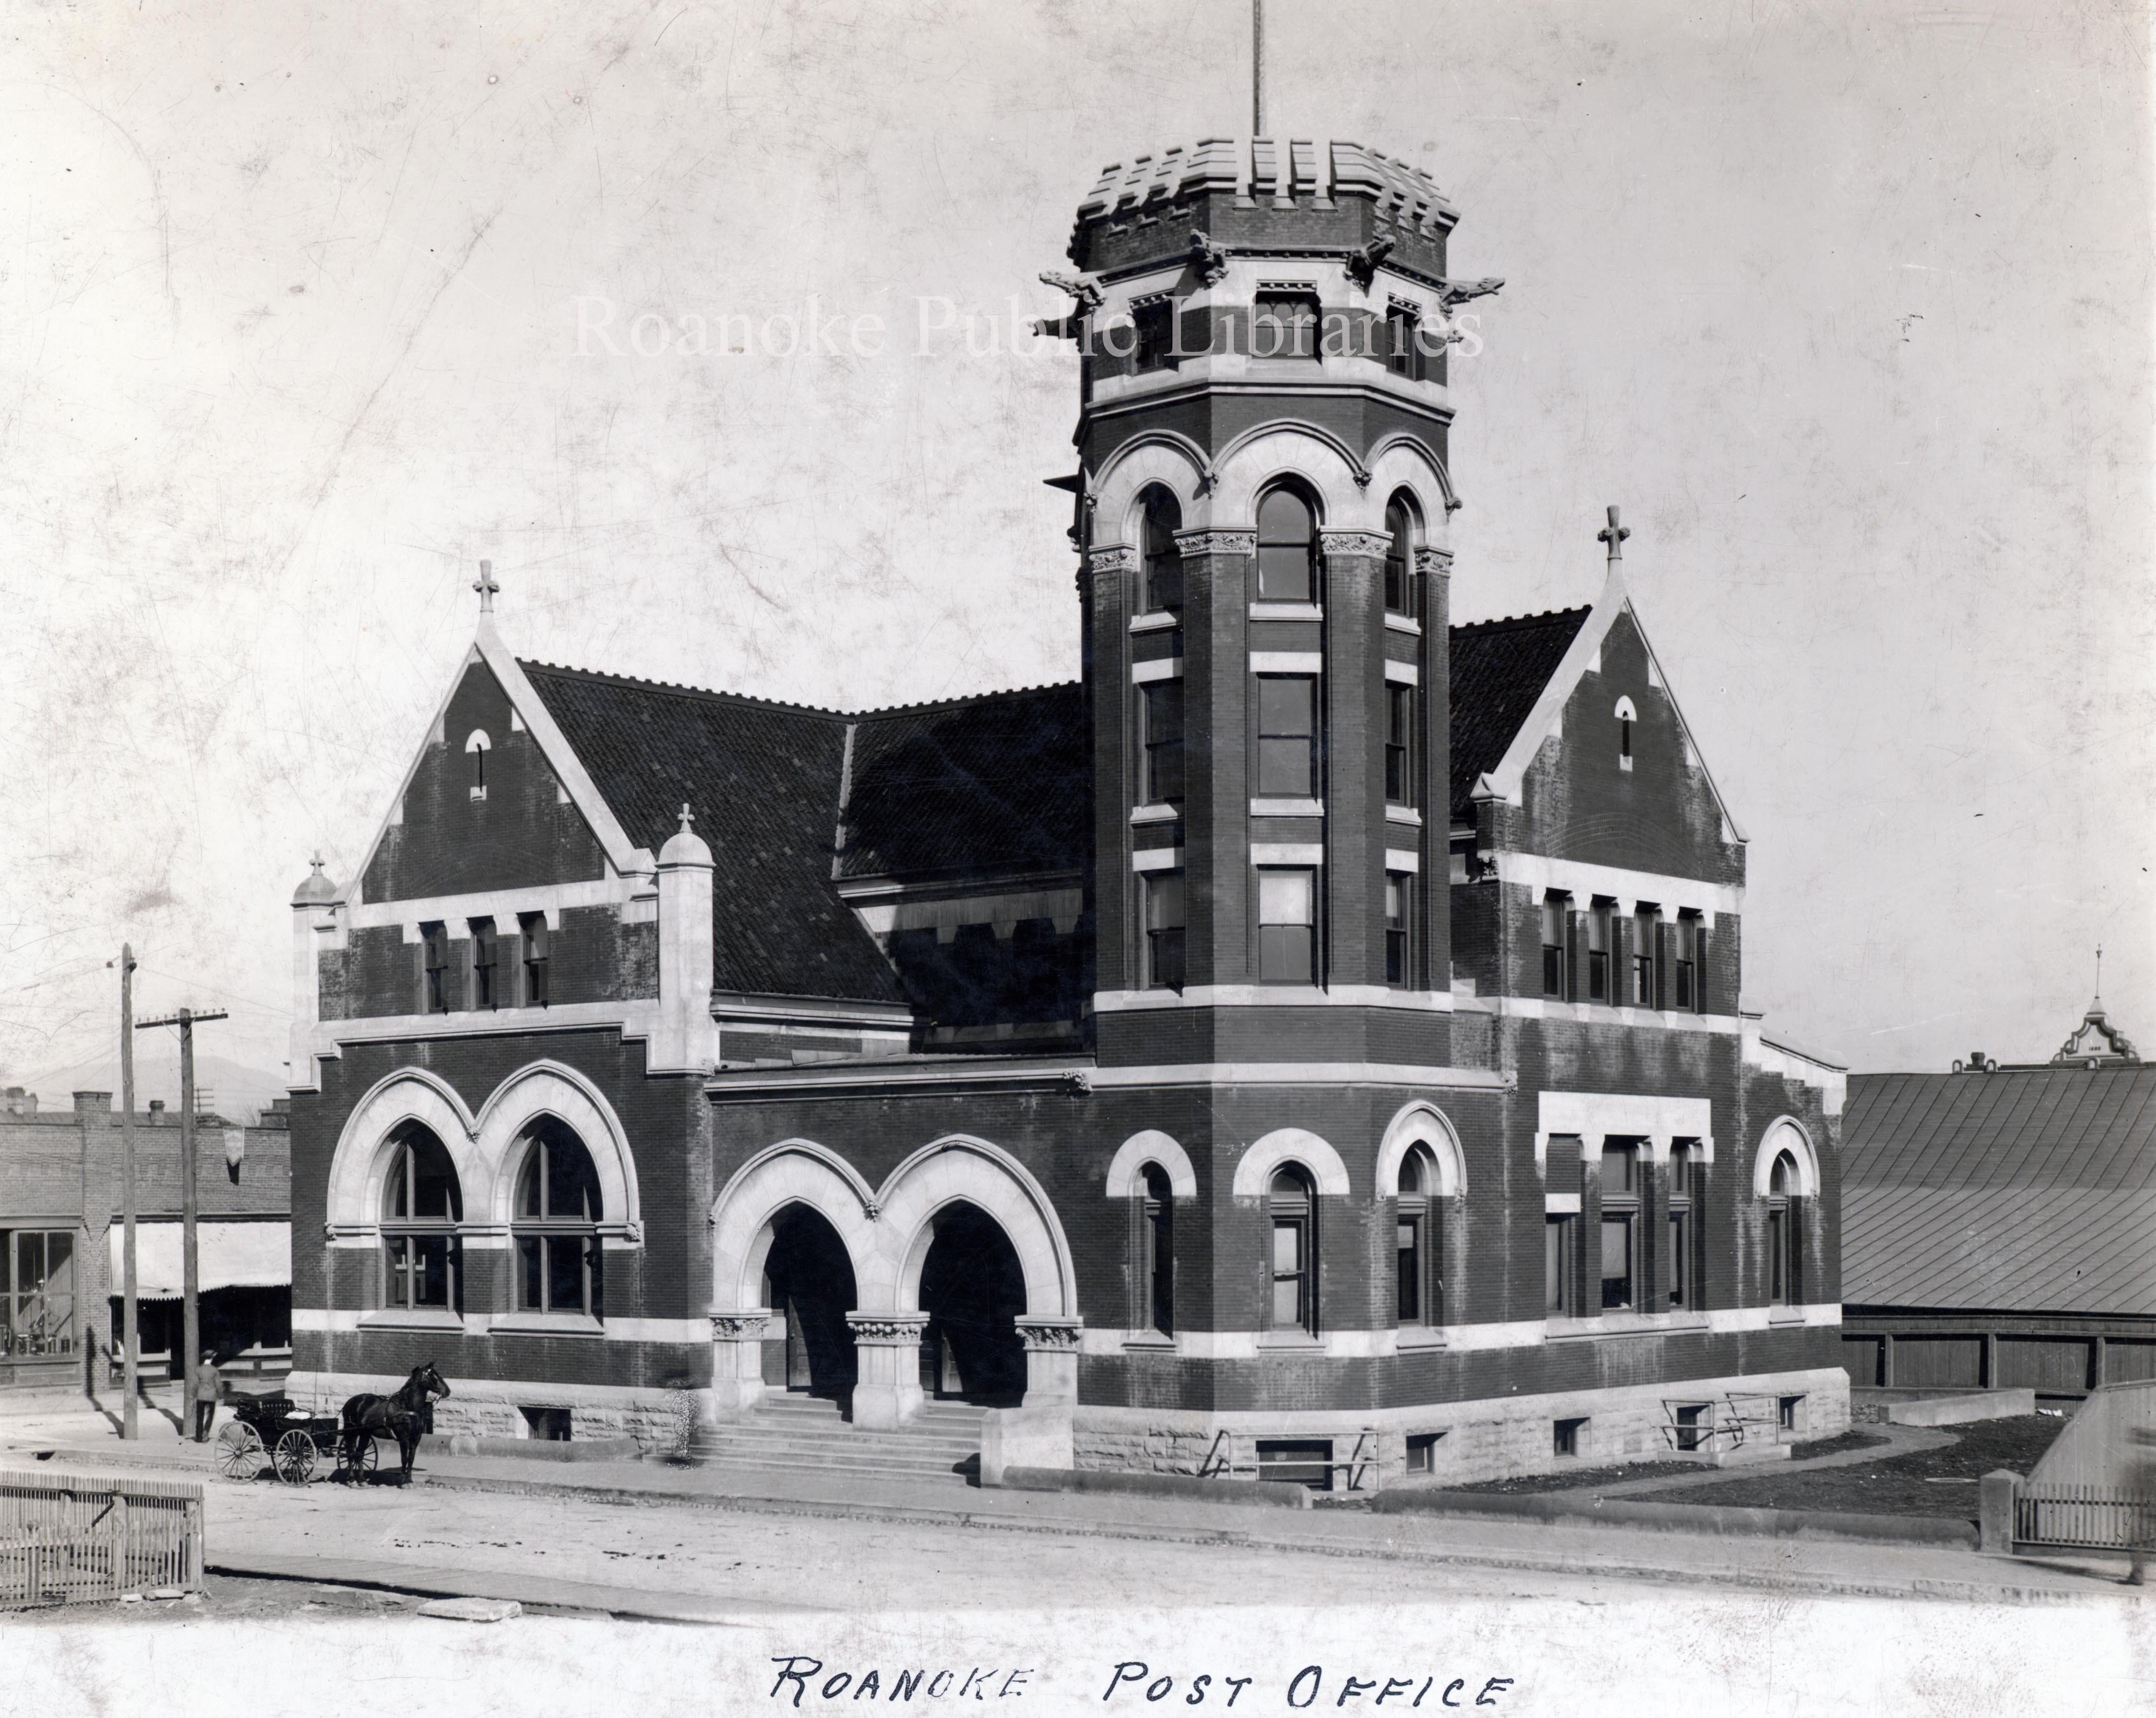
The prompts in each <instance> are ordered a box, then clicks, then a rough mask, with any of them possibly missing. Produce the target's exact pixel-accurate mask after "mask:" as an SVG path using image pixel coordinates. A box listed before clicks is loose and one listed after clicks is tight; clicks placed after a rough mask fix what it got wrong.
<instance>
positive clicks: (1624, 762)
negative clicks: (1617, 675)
mask: <svg viewBox="0 0 2156 1718" xmlns="http://www.w3.org/2000/svg"><path fill="white" fill-rule="evenodd" d="M1639 720H1640V712H1639V711H1638V710H1635V709H1634V708H1633V707H1632V700H1630V699H1629V698H1620V699H1619V700H1617V767H1618V768H1619V769H1620V770H1629V769H1630V768H1631V767H1632V727H1633V725H1634V724H1635V722H1637V721H1639Z"/></svg>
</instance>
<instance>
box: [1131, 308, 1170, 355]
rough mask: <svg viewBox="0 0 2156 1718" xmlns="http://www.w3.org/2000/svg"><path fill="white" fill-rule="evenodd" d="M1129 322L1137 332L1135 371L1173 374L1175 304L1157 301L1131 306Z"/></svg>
mask: <svg viewBox="0 0 2156 1718" xmlns="http://www.w3.org/2000/svg"><path fill="white" fill-rule="evenodd" d="M1131 321H1132V324H1133V326H1135V327H1136V329H1137V367H1138V368H1139V369H1141V370H1173V368H1174V367H1175V363H1176V357H1175V301H1174V300H1173V299H1166V298H1157V299H1155V300H1152V302H1151V303H1150V304H1142V305H1132V309H1131Z"/></svg>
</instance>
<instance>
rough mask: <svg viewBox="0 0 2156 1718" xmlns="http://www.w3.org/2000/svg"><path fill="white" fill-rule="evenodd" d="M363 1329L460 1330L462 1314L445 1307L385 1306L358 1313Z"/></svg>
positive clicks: (463, 1324)
mask: <svg viewBox="0 0 2156 1718" xmlns="http://www.w3.org/2000/svg"><path fill="white" fill-rule="evenodd" d="M359 1326H360V1328H361V1329H362V1330H364V1331H461V1330H462V1329H464V1327H465V1319H464V1315H463V1314H462V1313H460V1312H451V1311H449V1310H448V1309H447V1308H446V1307H436V1306H418V1307H409V1306H385V1307H382V1308H380V1309H379V1310H376V1311H373V1312H363V1313H362V1314H361V1315H359Z"/></svg>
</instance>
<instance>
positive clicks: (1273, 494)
mask: <svg viewBox="0 0 2156 1718" xmlns="http://www.w3.org/2000/svg"><path fill="white" fill-rule="evenodd" d="M1258 600H1259V601H1260V602H1261V603H1314V602H1316V601H1317V515H1315V514H1313V513H1312V511H1311V510H1310V503H1309V502H1307V501H1306V500H1303V498H1302V497H1301V495H1297V494H1296V492H1295V491H1294V490H1291V489H1285V488H1283V489H1274V490H1266V491H1265V499H1264V500H1261V501H1260V502H1259V503H1258Z"/></svg>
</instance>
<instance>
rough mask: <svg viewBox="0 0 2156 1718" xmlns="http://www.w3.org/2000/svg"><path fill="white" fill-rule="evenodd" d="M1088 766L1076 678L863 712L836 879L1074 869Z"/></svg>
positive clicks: (1081, 853) (1080, 853)
mask: <svg viewBox="0 0 2156 1718" xmlns="http://www.w3.org/2000/svg"><path fill="white" fill-rule="evenodd" d="M1090 765H1091V748H1090V746H1088V744H1087V740H1086V699H1085V691H1084V689H1083V688H1082V687H1080V686H1078V685H1061V686H1035V687H1029V688H1028V689H1027V690H1024V691H1021V692H995V693H990V694H988V695H986V696H984V697H980V698H968V699H962V700H957V701H955V702H952V703H948V704H930V705H914V706H911V707H910V708H906V709H900V710H879V711H875V712H872V713H870V714H869V715H864V716H862V717H861V718H860V726H859V728H858V729H857V730H856V731H855V736H854V762H853V780H852V783H851V786H850V791H849V793H848V796H847V801H846V828H847V837H848V838H847V842H846V846H845V849H844V852H843V853H842V854H840V855H839V875H840V876H841V877H846V878H857V877H870V876H893V875H896V876H907V877H922V876H928V875H934V874H950V873H953V872H966V871H978V870H996V871H1025V872H1039V871H1075V870H1079V869H1081V868H1082V867H1083V865H1084V864H1085V858H1086V842H1087V840H1088V839H1089V838H1090V835H1091V831H1090V830H1089V828H1088V827H1087V824H1088V818H1087V807H1088V803H1089V799H1090V794H1089V784H1088V781H1087V776H1088V772H1089V769H1090Z"/></svg>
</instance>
